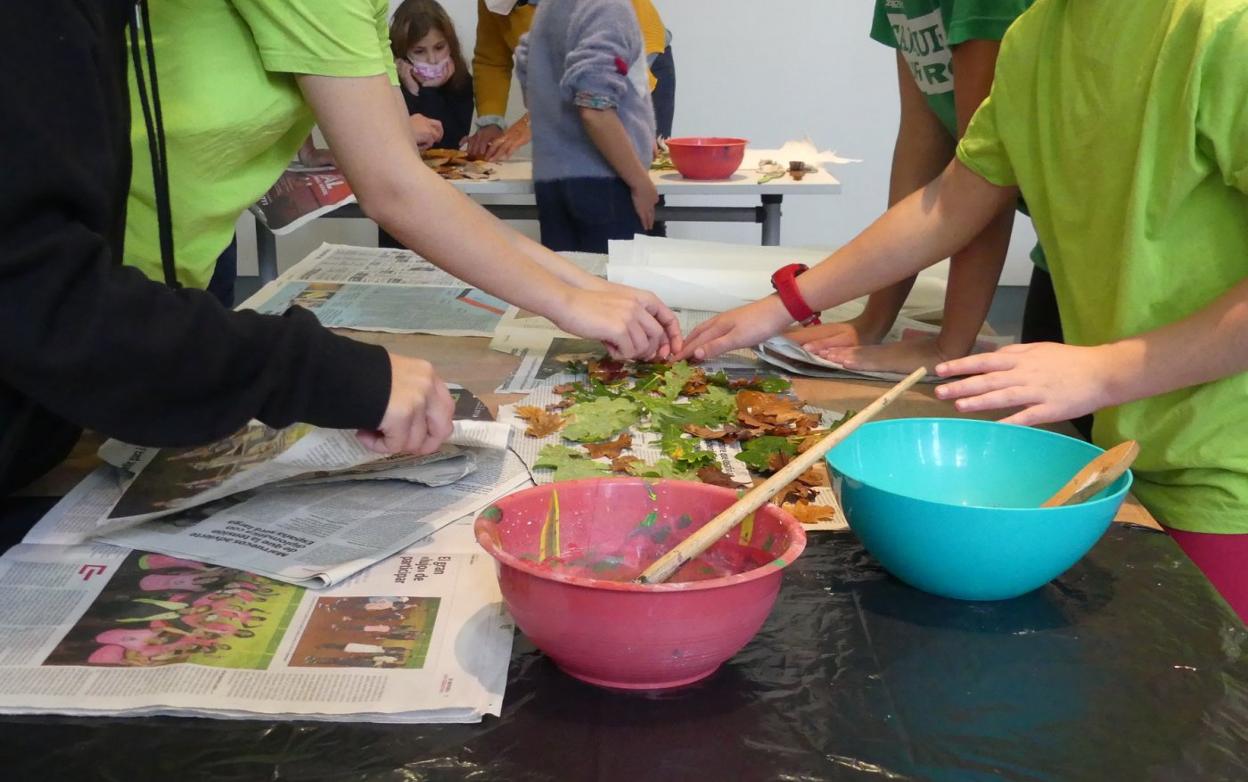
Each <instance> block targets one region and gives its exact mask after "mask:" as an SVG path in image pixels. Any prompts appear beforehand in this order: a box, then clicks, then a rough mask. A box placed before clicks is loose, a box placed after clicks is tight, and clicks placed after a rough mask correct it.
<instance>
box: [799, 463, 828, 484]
mask: <svg viewBox="0 0 1248 782" xmlns="http://www.w3.org/2000/svg"><path fill="white" fill-rule="evenodd" d="M797 482H798V483H803V484H805V485H807V486H830V485H831V484H830V483H829V482H828V470H827V468H826V467H824V466H823V465H822V464H816V465H815V466H814V467H811V468H810V469H809V470H807V471H806V472H804V473H802V474H801V475H799V476H797Z"/></svg>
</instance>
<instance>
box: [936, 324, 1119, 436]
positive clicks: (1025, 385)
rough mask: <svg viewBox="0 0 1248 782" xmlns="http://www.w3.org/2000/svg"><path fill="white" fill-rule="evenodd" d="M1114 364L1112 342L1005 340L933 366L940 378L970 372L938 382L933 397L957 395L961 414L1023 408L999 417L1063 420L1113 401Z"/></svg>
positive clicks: (1030, 422)
mask: <svg viewBox="0 0 1248 782" xmlns="http://www.w3.org/2000/svg"><path fill="white" fill-rule="evenodd" d="M1119 367H1120V362H1118V361H1117V359H1116V355H1115V353H1114V349H1113V346H1112V345H1098V346H1095V347H1078V346H1075V345H1060V344H1057V343H1053V342H1038V343H1032V344H1027V345H1006V346H1005V347H1003V348H1001V349H1000V350H997V351H994V352H992V353H980V354H978V355H974V356H967V357H966V358H960V359H957V360H956V361H949V362H946V363H944V364H940V365H938V366H937V367H936V374H937V375H939V376H940V377H953V376H955V375H974V377H968V378H966V379H965V380H959V381H957V382H954V383H947V384H945V385H943V386H938V387H937V388H936V396H937V397H939V398H940V399H953V400H957V401H956V403H955V404H956V406H957V408H958V412H962V413H974V412H980V411H984V410H1000V409H1002V408H1018V407H1021V408H1023V409H1022V410H1020V411H1019V412H1017V413H1014V414H1013V415H1011V416H1009V417H1007V418H1005V419H1004V421H1005V422H1006V423H1011V424H1023V425H1025V426H1035V425H1036V424H1047V423H1052V422H1054V421H1067V420H1069V419H1071V418H1078V417H1079V416H1081V415H1087V414H1088V413H1092V412H1095V411H1097V410H1099V409H1101V408H1102V407H1107V406H1109V405H1111V404H1114V401H1113V398H1112V396H1111V394H1110V385H1111V382H1110V378H1112V377H1114V376H1115V375H1116V374H1118V369H1119Z"/></svg>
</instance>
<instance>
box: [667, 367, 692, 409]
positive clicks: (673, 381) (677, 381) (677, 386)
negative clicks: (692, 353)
mask: <svg viewBox="0 0 1248 782" xmlns="http://www.w3.org/2000/svg"><path fill="white" fill-rule="evenodd" d="M697 373H698V370H697V369H695V368H693V367H691V366H689V362H688V361H679V362H677V363H675V364H672V366H671V367H670V368H669V369H668V370H667V372H666V373H665V374H664V375H663V396H664V397H665V398H666V399H668V400H669V401H672V402H674V401H676V399H677V398H678V397H679V396H680V393H681V390H682V389H684V387H685V384H686V383H688V382H689V381H690V380H692V379H693V376H694V375H696V374H697Z"/></svg>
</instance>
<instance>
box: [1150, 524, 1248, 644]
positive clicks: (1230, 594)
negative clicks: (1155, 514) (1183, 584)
mask: <svg viewBox="0 0 1248 782" xmlns="http://www.w3.org/2000/svg"><path fill="white" fill-rule="evenodd" d="M1166 532H1168V533H1170V537H1172V538H1174V541H1175V542H1176V543H1178V544H1179V548H1181V549H1183V553H1184V554H1187V556H1188V557H1189V558H1191V560H1192V562H1195V563H1196V567H1198V568H1200V570H1201V572H1203V573H1204V574H1205V577H1206V578H1208V579H1209V581H1210V582H1211V583H1212V584H1213V586H1214V588H1215V589H1217V590H1218V593H1219V594H1221V595H1222V597H1223V599H1225V600H1226V602H1228V603H1230V604H1231V608H1233V609H1235V613H1237V614H1239V618H1240V619H1241V620H1243V621H1244V622H1245V623H1248V535H1215V534H1212V533H1208V532H1184V531H1182V530H1177V529H1170V528H1169V527H1167V528H1166Z"/></svg>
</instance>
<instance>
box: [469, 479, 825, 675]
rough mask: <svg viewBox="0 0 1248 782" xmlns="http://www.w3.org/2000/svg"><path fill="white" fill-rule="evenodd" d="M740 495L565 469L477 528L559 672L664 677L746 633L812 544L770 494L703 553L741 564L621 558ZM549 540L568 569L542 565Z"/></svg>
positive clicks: (646, 551) (510, 602)
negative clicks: (667, 571)
mask: <svg viewBox="0 0 1248 782" xmlns="http://www.w3.org/2000/svg"><path fill="white" fill-rule="evenodd" d="M736 499H737V493H736V492H734V491H732V490H731V489H724V488H719V487H716V486H708V485H706V484H703V483H697V482H689V481H667V480H661V481H653V482H651V481H646V480H643V479H641V478H601V479H589V480H582V481H567V482H563V483H555V484H548V485H546V486H536V487H534V488H530V489H524V490H522V491H519V492H516V493H515V494H512V495H510V496H508V497H504V498H503V499H501V500H499V501H498V503H497V504H496V505H492V506H490V507H489V508H486V509H485V510H484V511H482V512H481V515H480V516H478V517H477V520H476V524H475V525H474V531H475V533H476V536H477V541H478V542H479V543H480V544H481V546H482V547H483V548H484V549H485V550H486V551H487V552H489V554H490V555H491V556H492V557H494V558H495V559H496V560H498V563H499V573H498V582H499V587H500V589H501V590H502V594H503V599H504V600H505V601H506V603H507V607H508V608H509V609H510V610H511V614H512V616H513V617H514V618H515V620H516V624H517V625H519V627H520V629H521V630H523V631H524V633H525V635H527V636H528V637H529V638H530V639H531V640H532V641H533V643H534V644H536V645H537V647H538V648H539V649H541V650H542V651H544V652H545V653H546V654H547V655H549V656H550V658H551V659H552V660H554V662H555V663H556V664H557V665H558V666H559V667H560V668H562V669H563V670H564V671H565V672H566V673H568V674H570V675H572V676H574V677H576V678H578V679H580V680H582V681H585V682H589V683H590V684H595V685H598V686H601V687H610V688H615V689H627V690H655V689H666V688H670V687H680V686H682V685H686V684H691V683H693V682H696V681H698V680H699V679H703V678H705V677H707V676H710V675H711V674H712V673H714V672H715V670H716V669H718V668H719V666H720V665H721V664H722V663H723V662H724V661H725V660H727V659H728V658H730V657H732V656H733V655H734V654H736V653H737V652H738V651H740V650H741V648H742V647H743V646H745V645H746V644H747V643H748V642H749V640H750V639H751V638H753V637H754V634H755V633H757V632H758V630H759V628H760V627H762V626H763V622H764V621H765V620H766V619H767V615H768V614H769V613H771V608H772V605H774V604H775V601H776V596H777V595H778V594H779V592H780V581H781V578H782V576H783V573H782V571H783V569H784V567H785V566H787V565H788V564H790V563H792V562H793V560H794V559H795V558H796V557H797V556H798V555H799V554H801V553H802V549H804V548H805V547H806V533H805V531H804V530H803V529H802V525H801V523H800V522H798V521H797V520H796V519H794V518H793V516H792V515H790V514H788V513H786V512H785V511H782V510H781V509H780V508H778V507H776V506H775V505H771V504H767V505H764V506H763V507H762V508H761V509H759V510H758V511H757V512H755V514H754V516H753V519H752V520H750V519H747V520H746V522H743V523H742V525H740V526H738V527H737V528H736V529H734V530H731V531H730V532H728V533H727V534H726V535H724V537H723V539H721V540H720V541H719V542H717V543H716V544H715V545H714V546H713V547H712V548H711V550H710V551H709V552H708V553H707V556H710V557H712V558H718V561H720V562H729V561H732V562H735V563H736V565H737V566H736V567H734V568H733V570H735V571H736V574H735V575H727V576H723V577H714V578H708V580H703V581H685V582H673V581H669V582H667V583H663V584H647V585H643V584H637V583H634V582H633V581H632V580H631V578H630V575H633V574H634V571H633V570H630V569H629V565H637V564H638V563H640V565H642V566H644V565H649V564H650V563H651V562H653V561H654V560H655V559H657V558H658V557H659V556H660V555H661V554H663V553H666V552H667V551H668V550H670V549H671V548H672V547H673V546H675V545H676V544H677V543H679V542H680V541H681V540H684V539H685V538H686V537H688V536H689V535H690V534H691V533H692V532H694V531H695V530H697V529H698V528H700V527H701V526H702V525H703V524H705V523H706V522H708V521H710V520H711V519H712V518H714V516H715V515H716V514H718V513H719V512H720V511H722V510H724V509H725V508H727V507H728V506H729V505H731V504H732V503H733V502H735V501H736ZM552 520H553V522H552ZM543 547H544V548H543ZM556 550H557V551H558V552H559V554H558V556H559V559H560V561H561V562H566V563H569V564H570V565H572V566H571V567H562V566H560V567H556V568H554V569H552V568H550V567H547V566H545V565H542V564H539V563H540V562H543V561H548V560H547V557H549V556H550V555H551V552H553V551H556ZM620 560H626V561H627V562H628V564H627V565H620ZM686 567H700V564H699V561H698V560H695V561H694V563H693V564H692V565H691V566H686ZM636 570H640V567H637V568H636ZM692 572H693V570H690V573H692ZM587 573H590V574H594V575H597V574H598V573H601V574H602V575H603V576H604V577H603V578H592V577H587V576H586V574H587ZM608 575H610V578H606V576H608Z"/></svg>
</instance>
